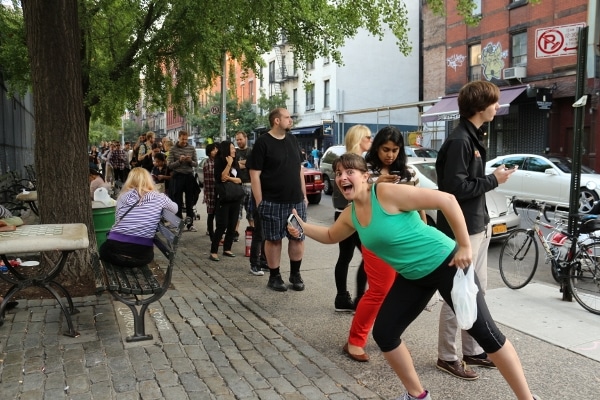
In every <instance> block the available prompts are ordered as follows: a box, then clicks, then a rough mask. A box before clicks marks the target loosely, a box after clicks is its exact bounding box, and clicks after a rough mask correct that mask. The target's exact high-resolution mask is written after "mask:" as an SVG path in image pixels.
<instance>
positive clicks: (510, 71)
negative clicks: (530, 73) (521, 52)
mask: <svg viewBox="0 0 600 400" xmlns="http://www.w3.org/2000/svg"><path fill="white" fill-rule="evenodd" d="M502 74H503V76H504V79H520V78H525V77H526V76H527V74H526V70H525V67H512V68H504V71H502Z"/></svg>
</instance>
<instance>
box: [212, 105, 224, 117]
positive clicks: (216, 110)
mask: <svg viewBox="0 0 600 400" xmlns="http://www.w3.org/2000/svg"><path fill="white" fill-rule="evenodd" d="M220 112H221V108H220V107H219V106H212V107H211V108H210V113H211V114H212V115H217V114H219V113H220Z"/></svg>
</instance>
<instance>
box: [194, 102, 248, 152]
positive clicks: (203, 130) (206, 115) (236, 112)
mask: <svg viewBox="0 0 600 400" xmlns="http://www.w3.org/2000/svg"><path fill="white" fill-rule="evenodd" d="M214 106H217V107H219V109H220V107H221V94H220V93H216V94H213V95H211V96H210V98H209V100H208V102H207V104H206V106H205V107H200V108H199V109H198V113H197V114H195V115H189V116H188V117H187V119H188V121H190V123H191V124H192V126H196V127H198V132H199V133H200V136H201V137H202V138H204V139H212V140H213V141H215V142H218V141H220V140H221V114H220V113H218V114H212V113H211V112H210V110H211V108H212V107H214ZM226 109H227V112H226V118H227V125H226V128H225V132H226V135H227V137H228V138H233V137H234V136H235V134H236V132H238V131H244V132H246V133H249V132H251V131H252V130H253V129H254V128H255V127H256V112H254V110H253V109H252V104H251V103H250V102H249V101H243V102H242V103H240V104H238V102H237V99H235V98H234V97H232V98H228V100H227V106H226Z"/></svg>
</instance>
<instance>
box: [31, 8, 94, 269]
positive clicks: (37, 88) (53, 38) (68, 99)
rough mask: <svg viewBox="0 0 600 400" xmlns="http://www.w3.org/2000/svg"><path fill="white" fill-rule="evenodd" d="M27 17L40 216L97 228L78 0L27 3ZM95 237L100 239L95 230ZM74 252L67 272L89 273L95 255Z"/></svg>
mask: <svg viewBox="0 0 600 400" xmlns="http://www.w3.org/2000/svg"><path fill="white" fill-rule="evenodd" d="M23 15H24V17H25V21H26V24H25V26H26V27H27V34H26V37H27V48H28V49H29V59H30V60H32V61H31V63H30V67H31V80H32V86H33V88H34V90H33V101H34V108H35V115H36V123H35V129H36V140H35V150H34V157H35V165H36V170H37V171H39V172H38V174H37V182H36V187H37V191H38V200H39V206H38V208H39V210H40V218H41V221H42V222H43V223H74V222H83V223H85V224H86V225H87V226H88V227H92V226H93V224H92V210H91V206H90V201H89V196H90V194H89V184H88V183H87V182H88V178H87V176H88V156H87V151H86V150H87V144H88V140H87V133H88V130H87V124H86V120H85V113H84V102H83V91H82V87H81V64H80V62H79V61H80V60H79V56H80V54H79V48H80V44H81V37H80V35H79V29H78V25H79V22H78V18H77V1H76V0H56V1H52V2H46V1H24V2H23ZM57 160H58V161H57ZM84 205H85V206H84ZM89 238H90V243H94V239H95V235H94V234H93V230H92V231H91V232H90V235H89ZM74 254H75V255H74V256H72V257H71V258H70V261H69V264H68V265H67V268H65V272H66V274H67V275H68V276H69V277H70V278H72V279H77V278H81V277H84V276H86V275H88V274H89V270H88V269H86V268H81V266H85V265H90V262H89V260H90V258H89V256H90V254H89V253H87V252H75V253H74ZM88 276H89V275H88Z"/></svg>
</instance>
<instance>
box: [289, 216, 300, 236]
mask: <svg viewBox="0 0 600 400" xmlns="http://www.w3.org/2000/svg"><path fill="white" fill-rule="evenodd" d="M288 223H289V224H290V225H292V226H293V227H294V228H295V229H297V230H298V232H299V233H300V235H299V236H298V237H302V236H303V235H304V229H302V225H300V222H298V218H297V217H296V216H295V215H294V214H290V216H289V217H288Z"/></svg>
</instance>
